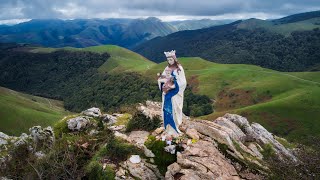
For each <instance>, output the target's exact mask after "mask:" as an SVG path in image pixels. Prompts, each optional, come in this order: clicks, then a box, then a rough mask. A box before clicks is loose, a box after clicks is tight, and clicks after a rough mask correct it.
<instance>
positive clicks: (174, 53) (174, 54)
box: [163, 50, 176, 57]
mask: <svg viewBox="0 0 320 180" xmlns="http://www.w3.org/2000/svg"><path fill="white" fill-rule="evenodd" d="M163 53H164V54H165V55H166V57H176V50H171V51H168V52H163Z"/></svg>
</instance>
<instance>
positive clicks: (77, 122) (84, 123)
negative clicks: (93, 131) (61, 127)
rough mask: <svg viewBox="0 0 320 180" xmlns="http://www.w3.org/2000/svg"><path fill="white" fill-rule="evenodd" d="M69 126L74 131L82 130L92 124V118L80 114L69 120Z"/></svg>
mask: <svg viewBox="0 0 320 180" xmlns="http://www.w3.org/2000/svg"><path fill="white" fill-rule="evenodd" d="M67 123H68V128H69V129H70V130H72V131H81V130H83V129H85V128H87V127H88V126H89V125H90V120H89V118H88V117H86V116H78V117H75V118H72V119H69V120H68V121H67Z"/></svg>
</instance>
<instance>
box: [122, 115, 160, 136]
mask: <svg viewBox="0 0 320 180" xmlns="http://www.w3.org/2000/svg"><path fill="white" fill-rule="evenodd" d="M160 123H161V119H160V117H158V116H155V117H153V118H149V117H147V116H145V115H144V114H143V113H142V112H141V111H137V112H136V113H135V114H134V116H133V117H132V118H131V119H130V120H129V122H128V124H127V128H126V131H127V132H129V131H133V130H145V131H152V130H155V129H156V128H158V127H160Z"/></svg>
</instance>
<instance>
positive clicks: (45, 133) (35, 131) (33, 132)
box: [29, 126, 54, 147]
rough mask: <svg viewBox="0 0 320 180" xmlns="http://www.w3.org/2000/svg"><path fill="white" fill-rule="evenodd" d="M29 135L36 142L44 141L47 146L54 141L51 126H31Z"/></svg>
mask: <svg viewBox="0 0 320 180" xmlns="http://www.w3.org/2000/svg"><path fill="white" fill-rule="evenodd" d="M29 131H30V136H31V138H32V140H33V142H35V143H36V144H37V143H39V142H44V143H45V144H46V145H48V146H50V147H51V146H52V145H53V143H54V132H53V129H52V127H51V126H48V127H46V128H44V129H42V128H41V126H33V127H32V128H30V129H29Z"/></svg>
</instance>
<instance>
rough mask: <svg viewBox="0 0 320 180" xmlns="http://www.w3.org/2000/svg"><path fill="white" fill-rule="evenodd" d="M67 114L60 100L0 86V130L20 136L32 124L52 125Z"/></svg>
mask: <svg viewBox="0 0 320 180" xmlns="http://www.w3.org/2000/svg"><path fill="white" fill-rule="evenodd" d="M69 114H71V113H70V112H68V111H66V110H65V109H64V108H63V102H62V101H57V100H53V99H48V98H43V97H38V96H32V95H29V94H25V93H20V92H17V91H13V90H11V89H7V88H4V87H0V124H1V126H0V131H1V132H4V133H6V134H9V135H16V136H20V133H22V132H28V131H29V128H31V127H32V126H35V125H40V126H49V125H54V124H55V122H57V121H59V120H60V119H61V118H62V117H63V116H66V115H69Z"/></svg>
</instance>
